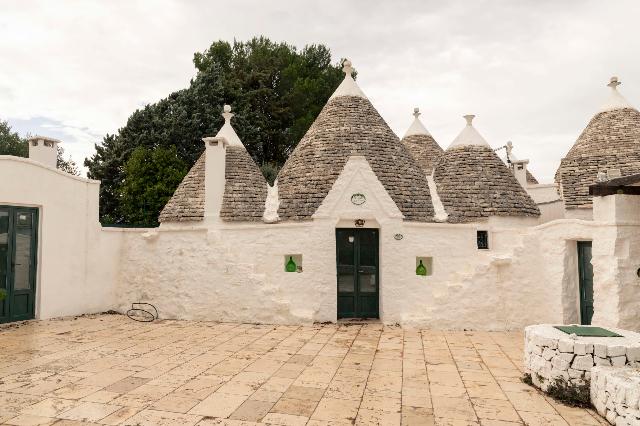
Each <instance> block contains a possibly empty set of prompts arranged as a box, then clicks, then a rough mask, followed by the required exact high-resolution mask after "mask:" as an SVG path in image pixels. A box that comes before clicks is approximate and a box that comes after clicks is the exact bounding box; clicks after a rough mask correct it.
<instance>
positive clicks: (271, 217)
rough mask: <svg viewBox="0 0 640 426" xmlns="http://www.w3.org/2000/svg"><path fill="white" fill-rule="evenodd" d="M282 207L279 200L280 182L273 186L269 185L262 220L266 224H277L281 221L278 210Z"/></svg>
mask: <svg viewBox="0 0 640 426" xmlns="http://www.w3.org/2000/svg"><path fill="white" fill-rule="evenodd" d="M279 207H280V198H278V180H277V179H276V181H275V182H274V183H273V186H271V185H269V184H267V198H266V199H265V201H264V214H263V215H262V220H263V221H264V222H265V223H276V222H278V221H279V220H280V215H278V208H279Z"/></svg>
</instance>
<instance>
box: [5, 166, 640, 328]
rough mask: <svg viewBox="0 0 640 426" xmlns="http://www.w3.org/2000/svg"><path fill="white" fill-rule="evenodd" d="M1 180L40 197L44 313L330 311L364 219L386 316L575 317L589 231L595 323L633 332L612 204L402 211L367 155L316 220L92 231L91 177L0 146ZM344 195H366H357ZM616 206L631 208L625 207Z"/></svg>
mask: <svg viewBox="0 0 640 426" xmlns="http://www.w3.org/2000/svg"><path fill="white" fill-rule="evenodd" d="M0 182H11V184H10V185H4V184H3V185H0V203H4V204H12V205H27V206H36V207H39V208H40V212H41V222H40V234H41V235H40V253H39V272H38V292H39V293H38V295H37V304H38V309H37V315H38V317H40V318H49V317H52V316H60V315H73V314H81V313H87V312H99V311H104V310H108V309H112V308H117V309H118V310H120V311H125V310H126V309H127V308H128V307H129V306H130V304H131V303H132V302H138V301H144V302H151V303H153V304H155V305H156V306H157V307H158V309H159V311H160V314H161V316H162V317H164V318H184V319H208V320H220V321H249V322H265V323H308V322H312V321H335V320H336V315H337V313H336V309H337V307H336V305H337V296H336V261H335V229H336V228H337V227H353V226H354V220H355V219H364V220H365V221H366V223H365V226H366V227H375V228H379V230H380V315H381V318H382V320H383V321H384V322H386V323H400V324H404V325H416V326H425V327H437V328H447V329H483V330H514V329H521V328H522V327H524V326H526V325H529V324H535V323H540V322H547V323H563V322H564V323H576V322H579V320H580V318H579V309H578V307H579V304H578V303H579V298H578V282H577V258H576V244H575V241H579V240H593V241H594V251H593V255H594V257H593V263H594V290H595V315H594V323H597V324H601V325H604V326H611V327H624V328H628V329H635V330H640V316H638V315H637V309H636V306H637V304H638V300H639V299H638V297H639V296H640V294H639V293H638V292H639V289H640V286H639V285H638V283H639V282H640V278H638V277H637V275H636V269H637V268H638V267H640V265H637V264H636V263H635V262H636V259H640V232H639V231H640V223H635V222H629V221H627V222H625V223H620V221H621V220H622V219H621V216H620V215H617V216H616V215H614V216H612V217H610V218H609V219H607V220H600V221H584V220H576V219H562V220H555V221H551V222H548V223H545V224H542V225H537V226H536V223H537V221H536V220H535V219H523V218H499V217H496V218H490V220H488V221H485V222H482V223H471V224H455V225H453V224H447V223H426V224H425V223H411V222H404V221H403V219H402V213H401V212H400V211H399V210H398V208H397V206H396V205H395V203H393V201H392V200H391V198H390V197H389V196H388V194H387V193H386V191H385V190H384V188H383V186H382V185H381V184H380V182H379V181H378V180H377V179H376V177H375V175H374V174H373V172H372V171H371V169H370V167H369V165H368V163H367V162H366V160H365V159H364V158H362V157H353V158H352V159H351V160H350V161H349V163H348V165H347V166H346V167H345V170H344V172H343V173H342V175H341V176H340V178H339V179H338V180H337V181H336V183H335V185H334V187H333V188H332V190H331V191H330V193H329V195H328V196H327V198H326V199H325V202H324V203H323V204H322V206H321V207H320V209H318V211H317V212H316V214H315V215H314V219H313V220H312V221H305V222H299V223H278V224H265V223H253V224H247V223H244V224H243V223H224V222H213V223H211V222H206V221H204V222H199V223H193V224H163V225H162V227H160V228H159V229H151V230H136V229H113V228H101V227H100V225H99V223H98V220H97V219H98V188H99V186H98V183H97V182H94V181H89V180H86V179H82V178H77V177H73V176H71V175H68V174H64V173H62V172H59V171H56V170H54V169H52V168H48V167H44V166H42V165H40V164H37V163H35V162H33V161H30V160H26V159H19V158H16V157H0ZM353 193H362V194H365V196H366V199H367V201H366V203H365V204H363V205H361V206H356V205H354V204H352V203H351V201H350V199H351V195H352V194H353ZM634 200H635V199H634ZM609 204H610V202H609ZM609 204H604V206H605V207H604V208H609V207H606V206H608V205H609ZM617 211H619V212H626V213H625V215H624V216H622V217H624V218H628V217H629V214H630V213H629V211H632V209H629V208H618V210H617ZM599 217H601V216H599ZM477 230H487V231H488V232H489V240H490V249H489V250H478V249H477V247H476V231H477ZM396 234H401V235H402V236H403V238H402V239H400V240H397V239H396V238H394V236H395V235H396ZM285 255H302V257H303V261H302V267H303V272H301V273H286V272H284V256H285ZM416 257H431V258H432V260H433V273H432V274H431V275H429V276H426V277H424V276H416V275H415V261H416Z"/></svg>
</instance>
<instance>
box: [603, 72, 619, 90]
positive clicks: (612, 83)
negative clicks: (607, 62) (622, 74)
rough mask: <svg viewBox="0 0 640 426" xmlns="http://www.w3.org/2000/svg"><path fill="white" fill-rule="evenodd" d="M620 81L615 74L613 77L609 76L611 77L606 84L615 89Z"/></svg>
mask: <svg viewBox="0 0 640 426" xmlns="http://www.w3.org/2000/svg"><path fill="white" fill-rule="evenodd" d="M621 84H622V83H621V82H620V80H618V77H616V76H615V75H614V76H613V77H611V79H610V80H609V84H607V86H609V87H611V88H612V89H613V90H616V88H617V87H618V86H620V85H621Z"/></svg>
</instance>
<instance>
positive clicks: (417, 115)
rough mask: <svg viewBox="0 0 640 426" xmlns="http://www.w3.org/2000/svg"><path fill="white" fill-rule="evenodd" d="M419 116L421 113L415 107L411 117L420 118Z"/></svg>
mask: <svg viewBox="0 0 640 426" xmlns="http://www.w3.org/2000/svg"><path fill="white" fill-rule="evenodd" d="M420 114H421V112H420V108H418V107H415V108H414V109H413V116H414V117H415V118H418V117H419V116H420Z"/></svg>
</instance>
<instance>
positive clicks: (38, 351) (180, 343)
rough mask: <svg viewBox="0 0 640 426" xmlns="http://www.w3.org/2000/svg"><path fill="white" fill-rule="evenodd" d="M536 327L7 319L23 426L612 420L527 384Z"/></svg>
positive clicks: (4, 367)
mask: <svg viewBox="0 0 640 426" xmlns="http://www.w3.org/2000/svg"><path fill="white" fill-rule="evenodd" d="M522 354H523V335H522V333H497V332H495V333H494V332H453V331H452V332H448V331H434V330H417V329H406V328H405V329H403V328H400V327H387V326H383V325H381V324H377V323H365V324H337V325H336V324H329V325H314V326H284V325H274V326H272V325H254V324H231V323H214V322H198V321H168V320H165V321H156V322H154V323H138V322H134V321H131V320H129V319H128V318H126V317H124V316H121V315H95V316H83V317H79V318H63V319H56V320H47V321H30V322H26V323H19V324H15V325H13V324H11V325H4V326H0V423H2V424H9V425H50V424H55V425H57V426H64V425H150V426H158V425H160V426H161V425H180V426H187V425H200V426H204V425H228V426H250V425H258V424H270V425H310V426H321V425H326V426H332V425H352V424H355V425H517V424H520V425H522V424H526V425H545V426H547V425H599V424H606V423H605V421H604V420H602V419H601V418H600V417H598V415H597V414H595V413H594V412H593V411H591V410H584V409H576V408H569V407H565V406H563V405H559V404H557V403H556V402H554V401H553V400H551V399H549V398H548V397H546V396H545V395H543V394H542V393H540V392H538V391H537V390H535V389H533V388H531V387H529V386H527V385H525V384H523V383H522V382H521V381H520V378H521V376H522Z"/></svg>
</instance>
